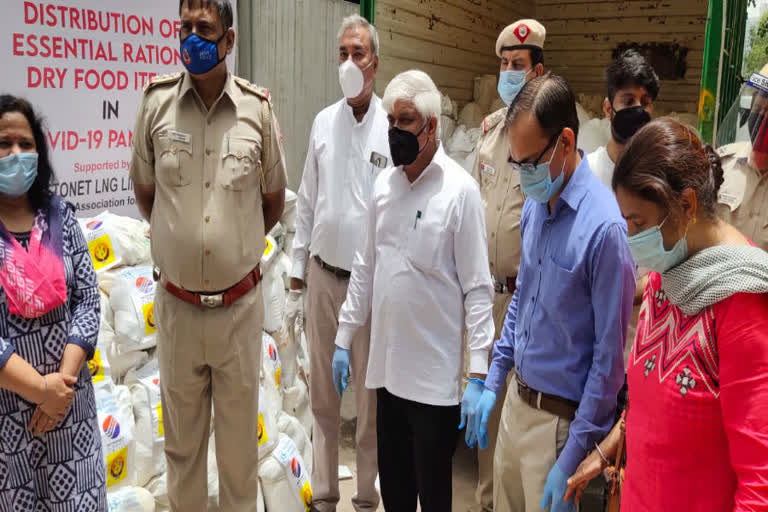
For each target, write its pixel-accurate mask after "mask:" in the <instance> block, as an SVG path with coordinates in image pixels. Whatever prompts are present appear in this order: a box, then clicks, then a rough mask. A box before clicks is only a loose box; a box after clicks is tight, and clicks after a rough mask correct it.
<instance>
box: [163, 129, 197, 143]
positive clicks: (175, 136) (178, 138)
mask: <svg viewBox="0 0 768 512" xmlns="http://www.w3.org/2000/svg"><path fill="white" fill-rule="evenodd" d="M166 133H167V135H168V138H169V139H171V140H172V141H174V142H183V143H184V144H189V143H190V142H192V136H191V135H190V134H188V133H183V132H177V131H176V130H168V131H167V132H166Z"/></svg>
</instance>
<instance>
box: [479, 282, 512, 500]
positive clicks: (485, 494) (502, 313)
mask: <svg viewBox="0 0 768 512" xmlns="http://www.w3.org/2000/svg"><path fill="white" fill-rule="evenodd" d="M510 302H512V294H509V293H496V294H494V296H493V323H494V325H495V326H496V334H494V337H493V339H494V341H495V340H498V339H499V338H500V337H501V330H502V328H503V327H504V319H505V318H506V317H507V310H508V309H509V303H510ZM490 357H491V358H493V351H491V354H490ZM507 382H509V379H507ZM506 394H507V386H506V385H505V386H504V389H502V390H501V392H500V393H499V396H498V398H497V400H499V401H500V400H503V398H502V397H504V396H505V395H506ZM499 421H501V404H497V405H496V407H494V408H493V411H491V415H490V416H489V417H488V447H487V448H486V449H484V450H480V449H479V448H478V449H477V490H476V491H475V504H474V505H472V507H471V508H470V511H472V512H492V511H493V454H494V452H495V450H496V436H497V435H498V432H499Z"/></svg>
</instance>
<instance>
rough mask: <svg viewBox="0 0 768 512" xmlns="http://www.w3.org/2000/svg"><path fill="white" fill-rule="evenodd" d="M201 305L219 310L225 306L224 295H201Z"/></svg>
mask: <svg viewBox="0 0 768 512" xmlns="http://www.w3.org/2000/svg"><path fill="white" fill-rule="evenodd" d="M200 304H202V305H203V306H205V307H207V308H218V307H220V306H221V305H223V304H224V294H223V293H217V294H216V295H201V296H200Z"/></svg>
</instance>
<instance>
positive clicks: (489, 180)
mask: <svg viewBox="0 0 768 512" xmlns="http://www.w3.org/2000/svg"><path fill="white" fill-rule="evenodd" d="M479 172H480V190H481V191H482V192H486V191H488V190H489V189H493V188H494V187H496V182H497V181H498V180H499V172H501V170H500V169H496V168H495V167H494V166H492V165H491V164H489V163H486V162H482V161H481V162H480V170H479Z"/></svg>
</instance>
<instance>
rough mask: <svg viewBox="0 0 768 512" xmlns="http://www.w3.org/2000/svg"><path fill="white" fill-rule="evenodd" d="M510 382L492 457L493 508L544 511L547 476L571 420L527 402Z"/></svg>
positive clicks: (506, 511)
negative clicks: (543, 501) (542, 500)
mask: <svg viewBox="0 0 768 512" xmlns="http://www.w3.org/2000/svg"><path fill="white" fill-rule="evenodd" d="M511 382H512V383H511V385H510V386H509V391H507V396H506V398H505V400H504V408H503V410H502V412H501V423H500V424H499V436H498V439H497V440H496V452H495V454H494V460H493V484H494V485H493V509H494V510H495V511H496V512H541V499H542V497H543V496H544V485H545V484H546V482H547V475H549V471H550V470H551V469H552V466H553V465H554V464H555V462H556V461H557V457H558V455H559V454H560V452H561V451H562V449H563V447H564V446H565V442H566V441H567V440H568V429H569V428H570V426H571V422H570V421H569V420H565V419H563V418H560V417H559V416H556V415H554V414H551V413H549V412H547V411H543V410H541V409H534V408H533V407H531V406H530V405H528V404H526V403H525V402H523V401H522V400H521V399H520V397H519V395H518V393H517V385H516V382H515V381H514V380H512V381H511ZM498 405H499V404H497V406H498ZM548 509H549V508H548Z"/></svg>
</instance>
